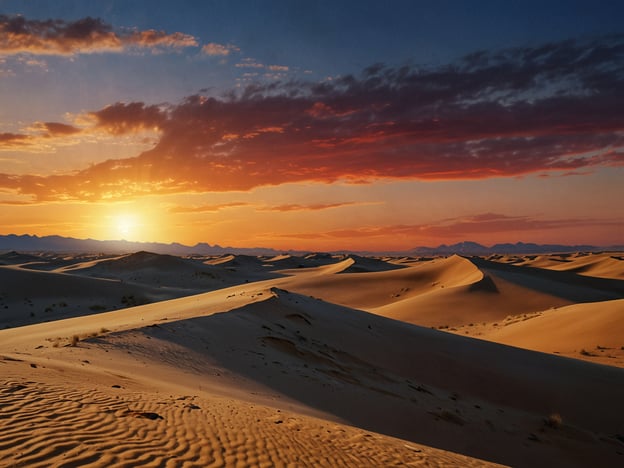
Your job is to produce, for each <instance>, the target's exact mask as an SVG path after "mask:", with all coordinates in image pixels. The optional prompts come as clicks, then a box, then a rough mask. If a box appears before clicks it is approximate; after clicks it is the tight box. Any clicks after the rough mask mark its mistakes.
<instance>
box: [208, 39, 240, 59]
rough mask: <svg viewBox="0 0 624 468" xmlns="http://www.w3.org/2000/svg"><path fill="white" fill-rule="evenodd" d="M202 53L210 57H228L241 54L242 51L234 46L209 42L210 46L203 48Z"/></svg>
mask: <svg viewBox="0 0 624 468" xmlns="http://www.w3.org/2000/svg"><path fill="white" fill-rule="evenodd" d="M201 50H202V52H203V53H204V54H206V55H210V56H213V57H214V56H217V57H219V56H221V57H224V56H227V55H230V53H232V52H240V49H239V48H238V47H236V46H235V45H232V44H226V45H223V44H217V43H216V42H209V43H208V44H206V45H204V46H203V47H202V49H201Z"/></svg>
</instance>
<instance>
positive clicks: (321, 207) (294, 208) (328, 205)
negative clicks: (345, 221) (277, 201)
mask: <svg viewBox="0 0 624 468" xmlns="http://www.w3.org/2000/svg"><path fill="white" fill-rule="evenodd" d="M357 204H359V203H356V202H340V203H314V204H311V205H298V204H288V205H277V206H269V207H266V208H263V209H261V211H320V210H328V209H331V208H340V207H343V206H352V205H357Z"/></svg>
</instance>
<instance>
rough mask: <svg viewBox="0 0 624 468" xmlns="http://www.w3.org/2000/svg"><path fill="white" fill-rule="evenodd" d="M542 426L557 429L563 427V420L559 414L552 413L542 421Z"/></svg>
mask: <svg viewBox="0 0 624 468" xmlns="http://www.w3.org/2000/svg"><path fill="white" fill-rule="evenodd" d="M544 424H545V425H546V426H548V427H552V428H553V429H559V428H560V427H561V426H562V425H563V419H562V418H561V415H560V414H559V413H552V414H549V415H548V417H547V418H546V419H544Z"/></svg>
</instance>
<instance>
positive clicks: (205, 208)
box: [169, 202, 250, 213]
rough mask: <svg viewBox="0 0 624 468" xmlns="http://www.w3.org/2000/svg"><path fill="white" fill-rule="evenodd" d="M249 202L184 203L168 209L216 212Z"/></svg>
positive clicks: (188, 211)
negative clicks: (188, 204)
mask: <svg viewBox="0 0 624 468" xmlns="http://www.w3.org/2000/svg"><path fill="white" fill-rule="evenodd" d="M249 205H250V204H249V203H246V202H231V203H223V204H220V205H198V206H197V205H195V206H186V205H184V206H183V205H176V206H173V207H171V208H170V209H169V212H170V213H216V212H217V211H221V210H224V209H226V208H239V207H242V206H249Z"/></svg>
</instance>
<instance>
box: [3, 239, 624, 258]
mask: <svg viewBox="0 0 624 468" xmlns="http://www.w3.org/2000/svg"><path fill="white" fill-rule="evenodd" d="M11 250H15V251H19V252H58V253H100V252H101V253H129V252H138V251H141V250H146V251H150V252H154V253H160V254H169V255H193V254H195V255H222V254H225V253H232V254H242V255H277V254H280V253H284V251H283V250H279V251H278V250H275V249H268V248H262V247H257V248H241V247H221V246H220V245H210V244H206V243H203V242H202V243H199V244H195V245H193V246H188V245H183V244H178V243H173V244H163V243H158V242H129V241H125V240H107V241H100V240H94V239H74V238H71V237H61V236H44V237H39V236H31V235H21V236H18V235H15V234H9V235H0V251H11ZM602 250H613V251H616V250H617V251H624V245H615V246H608V247H604V246H603V247H597V246H593V245H558V244H555V245H552V244H546V245H540V244H531V243H529V244H527V243H523V242H518V243H516V244H496V245H493V246H491V247H486V246H484V245H481V244H478V243H476V242H460V243H457V244H453V245H446V244H442V245H439V246H438V247H416V248H414V249H411V250H408V251H403V252H361V251H359V252H355V251H340V252H339V253H352V254H359V255H380V254H385V255H389V254H391V255H409V256H433V255H452V254H460V255H491V254H540V253H565V252H592V251H602ZM289 253H292V254H303V253H308V252H303V251H296V252H295V251H289Z"/></svg>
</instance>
